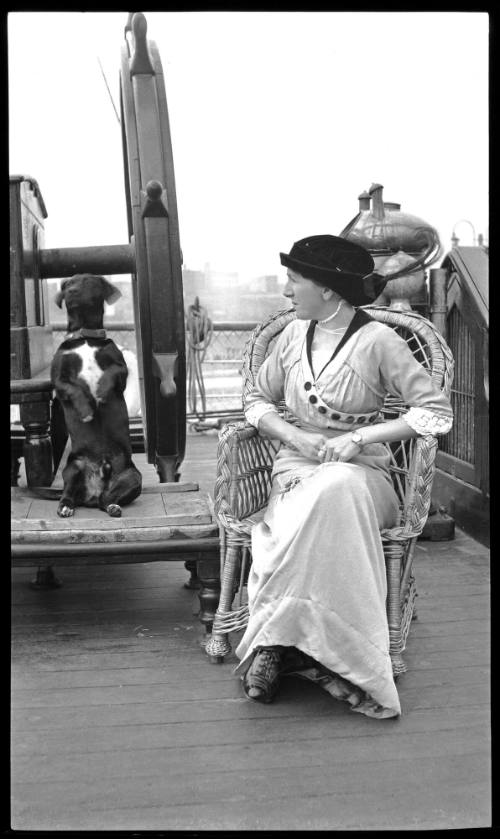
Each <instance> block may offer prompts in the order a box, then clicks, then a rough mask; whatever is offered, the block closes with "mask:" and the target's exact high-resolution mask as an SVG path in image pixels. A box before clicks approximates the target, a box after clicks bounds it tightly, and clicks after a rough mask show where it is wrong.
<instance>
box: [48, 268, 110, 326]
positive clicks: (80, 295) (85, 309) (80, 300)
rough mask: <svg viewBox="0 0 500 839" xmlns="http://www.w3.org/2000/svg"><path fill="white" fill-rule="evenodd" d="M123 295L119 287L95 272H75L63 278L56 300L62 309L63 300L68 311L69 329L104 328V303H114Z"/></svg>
mask: <svg viewBox="0 0 500 839" xmlns="http://www.w3.org/2000/svg"><path fill="white" fill-rule="evenodd" d="M119 297H121V291H120V289H119V288H117V287H116V286H114V285H113V283H110V282H109V280H106V279H105V278H104V277H99V276H96V275H95V274H75V276H74V277H69V279H67V280H63V281H62V283H61V288H60V289H59V291H58V292H57V294H56V297H55V302H56V304H57V305H58V306H59V308H60V309H62V304H63V300H64V303H65V304H66V310H67V313H68V331H70V332H72V331H74V330H76V329H80V328H81V327H85V328H87V329H102V322H103V318H104V303H105V302H106V303H114V302H115V300H118V298H119Z"/></svg>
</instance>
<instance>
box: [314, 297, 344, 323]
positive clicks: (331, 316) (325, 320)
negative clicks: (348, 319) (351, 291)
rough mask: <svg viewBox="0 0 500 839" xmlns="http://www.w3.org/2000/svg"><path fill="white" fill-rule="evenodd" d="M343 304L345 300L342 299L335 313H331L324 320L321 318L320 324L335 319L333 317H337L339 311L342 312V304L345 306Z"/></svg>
mask: <svg viewBox="0 0 500 839" xmlns="http://www.w3.org/2000/svg"><path fill="white" fill-rule="evenodd" d="M343 305H344V301H343V300H341V301H340V303H339V305H338V306H337V308H336V309H335V311H334V313H333V314H332V315H329V316H328V317H327V318H325V319H324V320H319V321H318V324H320V323H321V324H325V323H328V321H329V320H333V319H334V317H336V315H338V313H339V312H340V310H341V308H342V306H343Z"/></svg>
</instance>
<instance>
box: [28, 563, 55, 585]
mask: <svg viewBox="0 0 500 839" xmlns="http://www.w3.org/2000/svg"><path fill="white" fill-rule="evenodd" d="M61 586H62V580H60V579H59V577H56V575H55V574H54V567H53V566H52V565H45V566H43V567H42V566H39V568H38V570H37V572H36V577H35V579H34V580H31V582H30V588H33V589H35V591H48V590H49V589H53V588H61Z"/></svg>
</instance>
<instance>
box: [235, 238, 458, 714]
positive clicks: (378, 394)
mask: <svg viewBox="0 0 500 839" xmlns="http://www.w3.org/2000/svg"><path fill="white" fill-rule="evenodd" d="M280 257H281V263H282V265H284V266H285V267H286V268H287V269H288V271H287V277H288V281H287V284H286V287H285V291H284V294H285V296H286V297H287V298H288V299H289V300H290V302H291V304H292V306H293V308H294V309H295V312H296V319H295V320H293V321H292V322H291V323H289V324H288V325H287V327H286V328H285V329H284V330H283V332H282V333H281V335H280V336H279V338H278V339H277V341H276V344H275V346H274V348H273V350H272V352H271V353H270V355H269V356H268V357H267V359H266V360H265V361H264V362H263V364H262V366H261V367H260V369H259V372H258V374H257V377H256V381H255V387H254V389H253V390H252V391H251V393H250V394H249V395H248V397H247V400H246V404H245V415H246V418H247V420H248V421H249V422H250V423H251V424H252V425H254V426H255V427H256V428H257V429H258V431H259V433H260V434H261V435H263V436H265V437H268V438H270V439H273V440H279V441H281V447H280V450H279V452H278V455H277V457H276V460H275V463H274V467H273V476H272V490H271V494H270V499H269V504H268V506H267V508H266V511H265V515H264V518H263V520H262V521H261V522H260V523H259V524H256V525H255V526H254V528H253V531H252V557H253V562H252V566H251V570H250V575H249V580H248V601H249V611H250V618H249V623H248V626H247V628H246V630H245V633H244V635H243V637H242V639H241V641H240V643H239V646H238V648H237V650H236V654H237V655H238V657H239V658H240V659H241V661H240V663H239V665H238V668H237V670H238V671H243V672H244V676H243V686H244V691H245V694H246V696H247V697H249V698H250V699H253V700H257V701H259V702H270V701H272V699H273V698H274V696H275V694H276V691H277V690H278V688H279V684H280V679H281V676H282V675H283V674H284V673H291V672H295V673H300V674H302V675H304V676H306V677H308V678H313V679H314V680H315V681H318V682H319V683H320V684H323V686H325V687H327V689H328V690H329V692H330V693H331V694H332V695H334V696H336V697H338V698H341V699H345V700H347V701H348V702H349V703H350V705H351V707H352V709H353V710H355V711H358V712H361V713H364V714H367V715H368V716H372V717H394V716H397V715H399V714H400V713H401V709H400V703H399V698H398V693H397V690H396V686H395V683H394V677H393V672H392V667H391V659H390V656H389V629H388V623H387V614H386V590H387V584H386V571H385V561H384V554H383V549H382V540H381V536H380V531H381V529H383V528H387V527H392V526H394V525H396V524H397V523H398V522H397V519H398V499H397V496H396V492H395V490H394V488H393V485H392V479H391V476H390V472H389V460H390V458H389V453H388V449H387V447H386V446H385V445H384V444H385V443H388V442H391V441H398V440H407V439H409V438H410V437H415V436H417V435H426V434H433V435H435V434H442V433H445V432H447V431H448V430H449V429H450V427H451V423H452V419H451V417H452V411H451V406H450V403H449V401H448V399H447V398H446V396H444V395H443V394H442V393H441V391H440V390H439V388H438V387H437V386H436V385H435V384H434V383H433V381H432V379H431V377H430V375H429V374H428V373H427V372H426V371H425V369H424V368H423V367H422V365H421V364H420V363H419V362H418V361H417V360H416V359H415V358H414V357H413V354H412V352H411V350H410V349H409V348H408V346H407V344H406V342H405V341H404V340H403V339H402V338H401V337H400V336H399V335H397V334H396V332H395V331H394V330H393V329H392V328H391V327H389V326H386V325H384V324H382V323H380V322H378V321H375V320H373V319H371V318H370V317H369V316H368V315H367V314H366V313H365V312H364V311H363V310H362V309H357V308H356V307H358V306H364V305H368V304H370V303H372V302H373V301H374V300H375V299H376V298H377V296H378V295H379V294H380V293H381V291H382V289H383V287H384V285H385V282H386V280H385V279H383V278H382V277H380V276H379V275H378V274H376V273H373V267H374V263H373V259H372V257H371V255H370V254H369V253H368V252H367V251H366V250H364V248H362V247H360V246H359V245H356V244H353V243H351V242H349V241H347V240H345V239H343V238H340V237H337V236H329V235H325V236H311V237H308V238H306V239H302V240H300V241H299V242H296V243H295V244H294V245H293V247H292V249H291V251H290V253H289V254H283V253H282V254H280ZM386 394H392V395H393V396H396V397H398V398H399V399H400V400H401V401H402V402H403V403H405V404H406V405H409V406H411V407H410V410H409V411H408V412H407V413H406V414H405V415H404V417H401V418H399V419H395V420H390V421H386V422H382V416H381V414H380V412H381V409H382V407H383V404H384V398H385V396H386ZM281 401H284V403H285V405H286V408H287V414H286V416H287V419H286V420H285V419H283V418H282V417H281V416H280V414H279V413H278V408H277V406H278V403H280V402H281Z"/></svg>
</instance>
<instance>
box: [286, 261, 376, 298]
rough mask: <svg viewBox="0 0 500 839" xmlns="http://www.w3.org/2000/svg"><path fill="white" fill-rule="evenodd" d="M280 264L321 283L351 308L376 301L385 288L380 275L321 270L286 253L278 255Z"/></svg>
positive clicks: (328, 269)
mask: <svg viewBox="0 0 500 839" xmlns="http://www.w3.org/2000/svg"><path fill="white" fill-rule="evenodd" d="M280 260H281V264H282V265H284V266H285V268H291V269H292V271H296V272H297V273H298V274H300V275H301V276H302V277H305V278H306V279H308V280H314V281H315V282H318V283H322V284H324V285H325V286H326V288H330V289H331V290H332V291H335V292H336V293H337V294H338V295H340V297H343V298H344V300H347V302H348V303H350V304H351V306H367V305H368V304H369V303H373V301H374V300H376V299H377V297H378V296H379V294H381V293H382V291H383V290H384V288H385V285H386V282H387V281H386V280H385V279H384V278H383V277H381V276H380V274H376V273H372V274H367V275H366V276H362V275H361V274H352V273H350V272H349V271H340V270H333V269H330V268H321V267H318V266H317V265H310V264H309V263H307V262H302V261H301V260H299V259H294V258H293V257H290V256H289V254H287V253H280Z"/></svg>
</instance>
